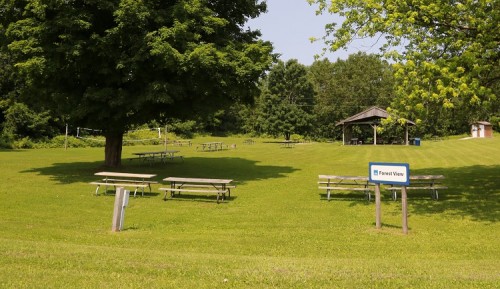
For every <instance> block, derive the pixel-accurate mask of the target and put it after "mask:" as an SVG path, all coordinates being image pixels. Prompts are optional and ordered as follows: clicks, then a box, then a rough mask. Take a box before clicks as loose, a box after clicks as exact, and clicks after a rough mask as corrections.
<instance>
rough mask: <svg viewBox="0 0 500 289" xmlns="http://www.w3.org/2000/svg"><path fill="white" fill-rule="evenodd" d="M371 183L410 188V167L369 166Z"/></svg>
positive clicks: (397, 164)
mask: <svg viewBox="0 0 500 289" xmlns="http://www.w3.org/2000/svg"><path fill="white" fill-rule="evenodd" d="M368 170H369V172H368V176H369V181H370V183H375V184H388V185H400V186H408V185H409V184H410V165H408V164H402V163H378V162H370V163H369V164H368Z"/></svg>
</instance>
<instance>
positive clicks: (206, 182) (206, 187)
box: [160, 177, 235, 203]
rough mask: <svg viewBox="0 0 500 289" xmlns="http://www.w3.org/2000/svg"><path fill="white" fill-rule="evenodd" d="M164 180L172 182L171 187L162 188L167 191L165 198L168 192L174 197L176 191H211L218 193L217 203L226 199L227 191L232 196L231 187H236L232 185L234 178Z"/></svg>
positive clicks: (176, 178) (173, 178)
mask: <svg viewBox="0 0 500 289" xmlns="http://www.w3.org/2000/svg"><path fill="white" fill-rule="evenodd" d="M163 181H165V182H169V183H170V187H168V188H160V190H161V191H165V195H164V197H163V199H164V200H166V199H167V193H168V192H170V196H171V197H172V198H173V197H174V196H175V193H178V194H180V193H183V192H186V193H211V194H216V195H217V203H219V200H222V201H224V199H225V197H226V193H227V194H228V196H231V188H234V187H235V186H234V185H231V182H232V181H233V180H228V179H204V178H184V177H168V178H165V179H163Z"/></svg>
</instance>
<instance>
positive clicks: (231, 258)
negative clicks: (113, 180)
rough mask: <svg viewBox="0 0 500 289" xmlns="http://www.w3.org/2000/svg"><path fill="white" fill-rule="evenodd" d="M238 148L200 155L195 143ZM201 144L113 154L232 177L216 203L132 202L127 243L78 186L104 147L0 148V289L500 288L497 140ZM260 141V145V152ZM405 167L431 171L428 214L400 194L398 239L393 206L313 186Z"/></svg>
mask: <svg viewBox="0 0 500 289" xmlns="http://www.w3.org/2000/svg"><path fill="white" fill-rule="evenodd" d="M215 140H222V141H224V142H225V143H226V144H233V143H234V144H236V149H229V150H225V151H220V152H201V151H197V150H196V146H197V144H199V143H202V142H204V141H215ZM243 141H244V138H209V137H199V138H196V139H195V140H193V142H194V144H193V146H192V147H186V146H184V147H176V149H179V150H180V151H181V154H182V155H184V157H185V161H184V162H181V161H180V160H176V161H173V162H169V163H168V164H166V165H161V164H156V165H152V166H150V165H147V164H144V163H140V162H137V161H129V160H126V158H130V157H132V153H133V152H139V151H145V150H158V149H162V147H161V146H130V147H124V149H123V158H124V161H123V167H122V168H120V169H119V170H118V171H122V172H137V173H153V174H157V175H158V177H157V179H156V180H157V181H161V180H162V179H163V178H165V177H167V176H180V177H203V178H209V177H210V178H231V179H234V180H235V181H236V184H237V188H236V189H234V190H232V193H231V198H230V199H229V200H226V201H225V202H224V203H221V204H217V203H216V201H215V196H214V195H210V196H204V195H183V196H181V197H179V198H175V199H173V200H172V199H168V200H167V201H163V200H162V198H163V194H161V193H160V191H158V187H159V186H160V185H157V186H154V187H153V193H152V194H146V196H145V197H137V198H131V200H130V203H129V206H128V207H127V209H126V216H125V226H124V230H123V231H122V232H119V233H112V232H111V221H112V215H113V203H114V195H112V194H111V193H110V194H108V195H100V196H98V197H96V196H95V195H94V191H95V187H93V186H91V185H89V184H88V183H89V182H91V181H94V180H96V179H97V177H95V176H94V175H93V174H94V173H95V172H98V171H101V170H104V169H103V168H102V163H103V158H104V149H103V148H85V149H68V150H66V151H65V150H64V149H40V150H16V151H0V161H1V166H0V173H1V180H2V182H1V186H0V288H69V287H71V288H499V286H500V285H499V284H500V241H499V240H500V225H499V221H500V136H498V135H496V136H495V137H494V138H493V139H471V140H460V139H459V138H458V137H456V138H450V139H447V140H443V141H435V142H434V141H422V144H421V146H418V147H417V146H397V145H386V146H368V145H366V146H365V145H364V146H341V145H339V144H338V143H305V144H298V145H296V146H295V148H290V149H287V148H281V147H280V146H279V144H276V143H272V142H270V141H269V140H268V141H267V142H266V140H263V139H257V142H256V144H254V145H245V144H243ZM271 141H272V140H271ZM370 161H374V162H375V161H376V162H398V163H409V164H410V171H411V173H412V174H443V175H445V176H446V180H445V185H447V186H448V187H449V189H448V190H443V191H440V198H439V200H438V201H435V200H432V199H431V197H430V194H429V193H427V192H422V191H410V192H409V199H408V204H409V206H408V208H409V217H408V224H409V234H408V235H405V234H403V233H402V228H401V203H400V202H394V201H392V200H391V198H390V192H388V191H384V192H383V196H382V229H381V230H377V229H375V205H374V202H373V201H371V202H369V201H367V200H366V199H364V196H363V194H362V193H357V192H345V193H344V192H335V193H333V194H332V200H331V201H330V202H328V201H326V195H325V192H324V191H321V190H318V189H317V187H318V185H317V181H318V175H319V174H337V175H367V174H368V162H370Z"/></svg>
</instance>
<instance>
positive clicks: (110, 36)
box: [0, 0, 272, 166]
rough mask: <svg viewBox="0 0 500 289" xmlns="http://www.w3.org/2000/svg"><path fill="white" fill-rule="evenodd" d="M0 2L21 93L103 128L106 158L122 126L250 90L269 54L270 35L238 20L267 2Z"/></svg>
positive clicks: (116, 156)
mask: <svg viewBox="0 0 500 289" xmlns="http://www.w3.org/2000/svg"><path fill="white" fill-rule="evenodd" d="M0 3H1V6H0V25H1V26H0V27H2V28H3V29H1V30H0V33H1V36H2V37H0V38H2V39H5V40H4V41H2V42H1V43H0V44H1V45H2V48H1V49H2V51H8V53H9V57H11V58H12V59H14V61H15V67H16V68H17V71H16V72H17V75H18V76H19V79H22V80H23V82H22V85H18V86H16V87H17V88H19V89H20V90H21V91H20V93H21V95H22V96H23V97H25V98H26V99H30V100H31V101H32V102H33V103H36V104H37V105H39V106H40V108H41V109H50V110H51V111H55V112H58V113H59V114H60V115H66V114H67V115H68V116H69V117H70V118H71V120H72V121H73V122H74V123H77V124H78V125H81V126H86V127H93V128H99V129H102V130H103V131H104V133H105V135H106V150H105V158H106V165H109V166H118V165H119V164H120V157H121V145H122V137H123V133H124V132H125V131H126V130H128V129H129V128H130V127H132V126H134V125H140V124H144V123H147V122H148V121H150V120H152V119H161V118H162V117H165V118H166V117H169V118H171V117H175V116H179V117H186V116H192V115H193V114H206V113H208V112H209V111H211V110H213V109H214V108H215V109H219V108H221V107H224V106H225V105H227V104H228V103H231V102H234V101H235V100H240V99H241V100H244V99H250V98H251V97H253V94H254V93H256V92H257V87H256V81H257V80H258V78H259V77H260V76H261V75H262V74H263V72H264V71H265V70H266V69H267V68H268V66H269V65H270V63H271V60H272V55H271V52H272V46H271V44H270V43H266V42H263V41H260V40H258V39H257V37H258V36H259V33H258V32H255V31H251V30H245V29H244V23H245V21H246V20H247V19H248V18H253V17H256V16H257V15H259V14H260V13H261V12H263V11H265V9H266V5H265V2H262V3H259V2H257V1H249V0H238V1H231V2H230V3H225V2H224V3H219V2H217V1H201V0H183V1H133V0H121V1H117V0H100V1H83V2H82V1H80V2H78V1H77V2H75V1H46V0H42V1H22V0H21V1H2V2H0ZM5 47H7V48H8V50H6V48H5Z"/></svg>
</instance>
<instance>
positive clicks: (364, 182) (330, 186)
mask: <svg viewBox="0 0 500 289" xmlns="http://www.w3.org/2000/svg"><path fill="white" fill-rule="evenodd" d="M318 178H319V181H318V184H319V187H318V188H319V189H321V190H326V193H327V199H328V200H330V193H331V191H361V192H364V193H365V195H366V197H367V199H368V200H371V192H372V191H373V190H374V188H370V186H373V184H371V183H370V182H369V179H368V177H364V176H335V175H319V176H318Z"/></svg>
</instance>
